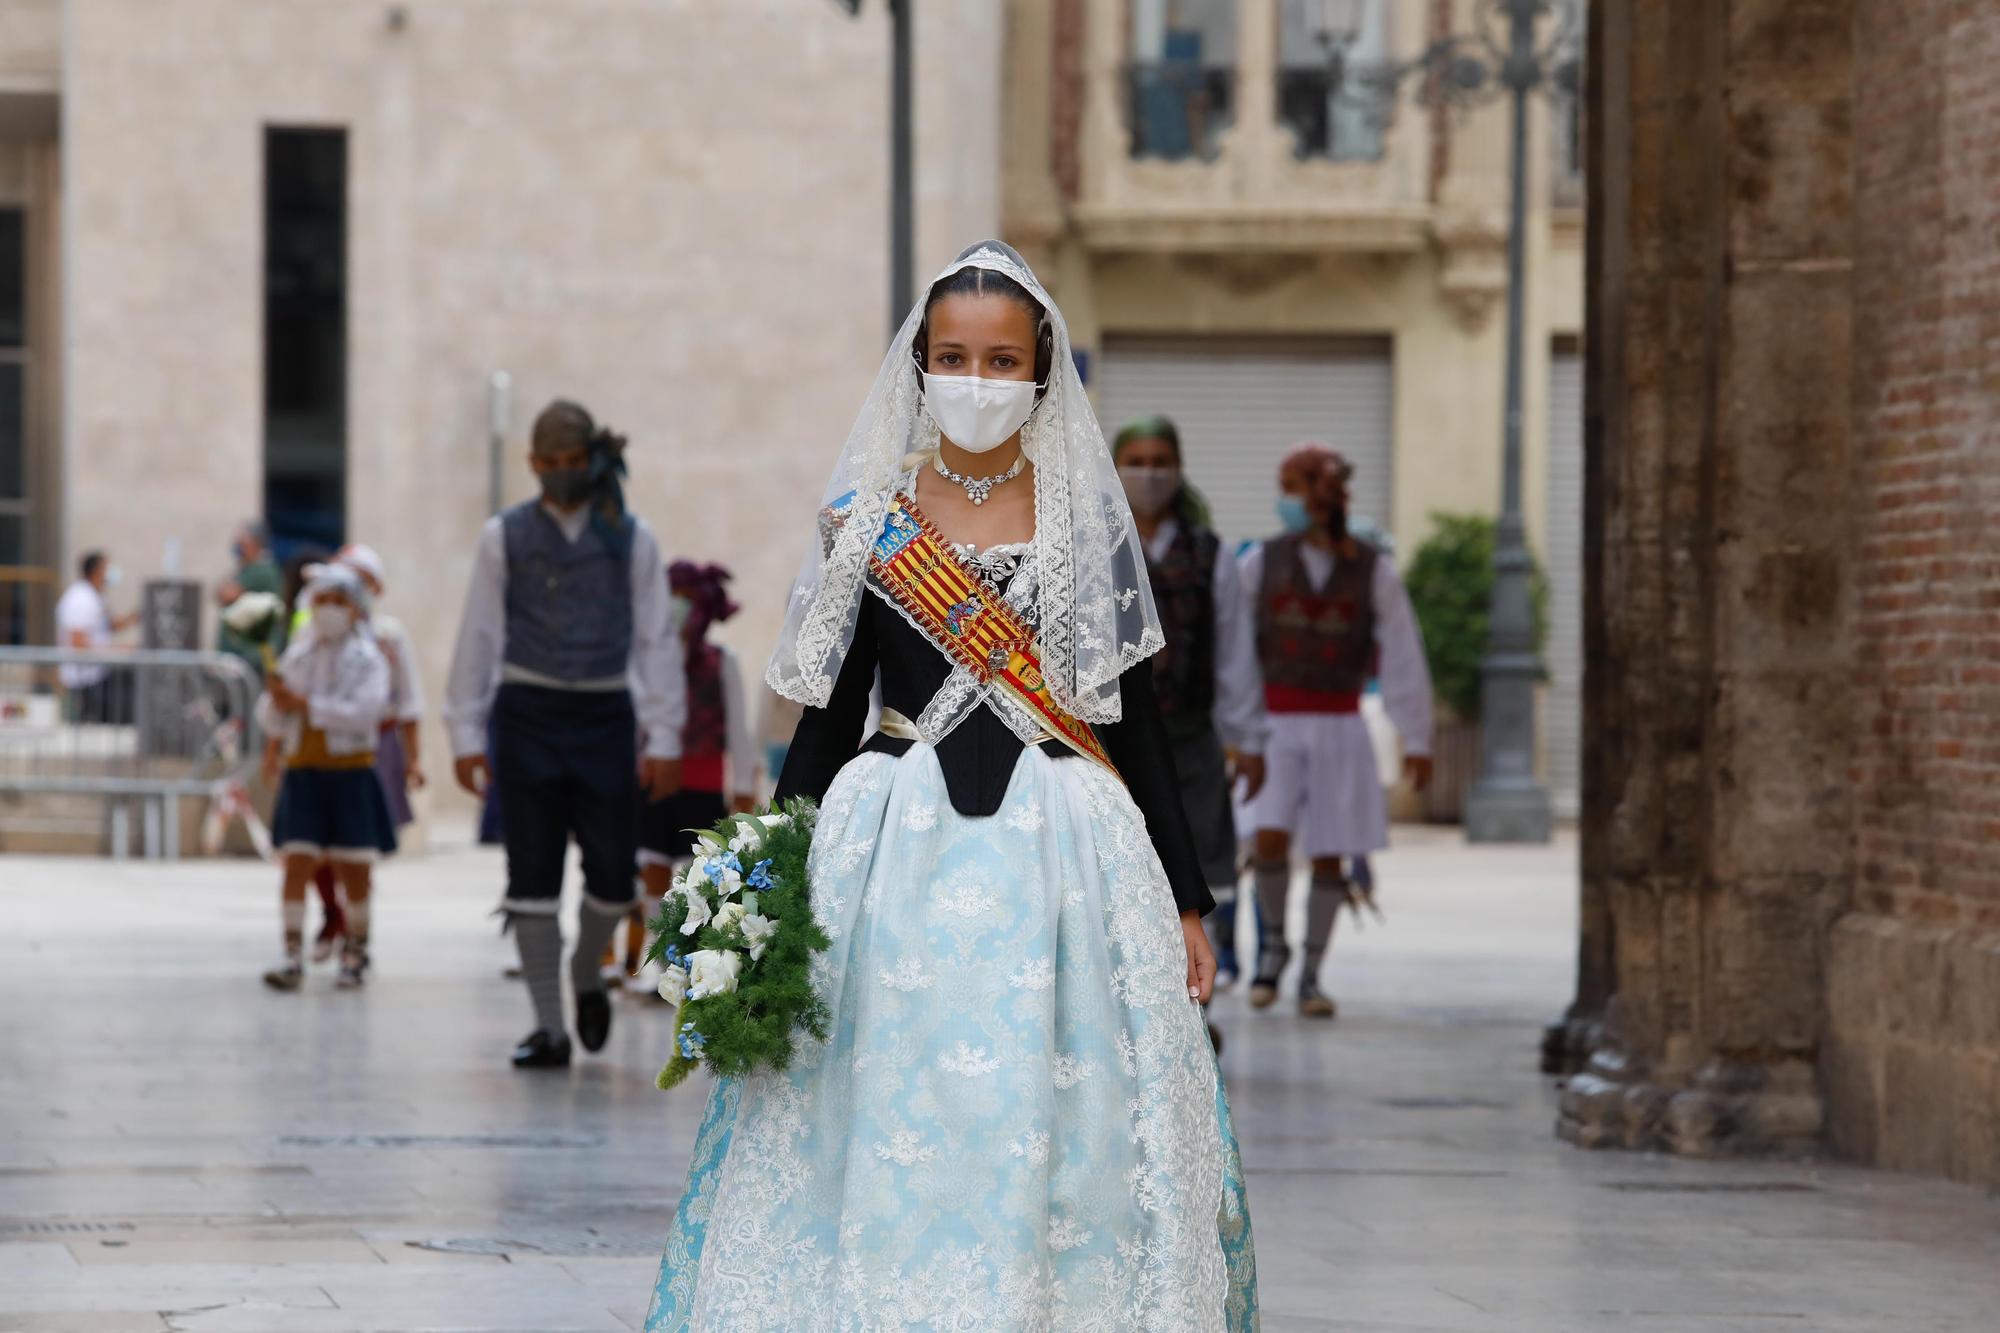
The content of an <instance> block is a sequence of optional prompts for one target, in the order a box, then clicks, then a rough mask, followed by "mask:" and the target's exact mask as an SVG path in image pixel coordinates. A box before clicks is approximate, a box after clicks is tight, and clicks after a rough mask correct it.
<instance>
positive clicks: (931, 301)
mask: <svg viewBox="0 0 2000 1333" xmlns="http://www.w3.org/2000/svg"><path fill="white" fill-rule="evenodd" d="M981 250H993V251H997V252H998V253H1000V254H1003V255H1005V256H1007V258H1009V259H1011V260H1013V261H1014V262H1015V263H1017V264H1019V265H1020V266H1021V267H1022V268H1023V269H1026V268H1027V267H1028V261H1027V260H1025V259H1023V258H1021V255H1020V252H1019V251H1017V250H1015V249H1014V247H1012V246H1010V245H1008V244H1006V243H1005V242H1003V241H981V242H980V243H979V244H977V245H972V246H967V247H966V248H965V250H964V251H963V252H962V253H960V255H959V256H958V260H959V261H960V262H962V261H964V260H967V259H970V258H971V257H972V256H974V255H976V254H978V253H979V252H980V251H981ZM984 295H993V296H1004V297H1006V298H1007V299H1008V300H1010V301H1012V302H1014V303H1015V304H1017V305H1019V306H1020V307H1021V308H1022V309H1023V310H1026V311H1027V312H1028V313H1029V314H1031V315H1033V316H1034V317H1035V383H1036V384H1037V385H1039V386H1040V387H1039V388H1037V389H1036V390H1035V397H1036V398H1037V399H1039V398H1041V396H1042V395H1043V394H1045V393H1047V392H1048V391H1049V388H1048V386H1049V372H1050V370H1051V369H1052V368H1053V367H1054V366H1055V360H1056V330H1055V325H1054V324H1052V323H1051V322H1050V321H1049V312H1048V311H1047V310H1045V309H1043V308H1042V303H1041V302H1040V301H1037V300H1036V299H1035V298H1034V296H1033V295H1032V294H1031V293H1030V292H1029V291H1028V289H1027V288H1026V287H1023V286H1022V285H1021V284H1020V283H1018V282H1016V281H1014V280H1013V279H1012V278H1010V277H1008V276H1007V275H1006V274H1005V273H997V272H995V271H994V270H992V269H990V268H980V267H979V266H978V265H976V264H975V265H972V266H971V267H969V268H962V269H959V270H958V271H957V272H956V273H952V274H949V275H947V276H945V277H942V278H939V279H938V280H937V281H936V282H934V283H932V284H931V290H930V294H929V295H928V296H926V297H925V298H924V317H923V320H922V322H921V323H919V324H918V325H917V336H916V341H915V342H914V343H912V344H911V348H910V354H911V356H913V357H914V358H915V359H916V363H917V371H918V373H919V374H921V373H922V372H924V371H926V370H929V369H930V364H931V309H932V307H934V306H935V305H937V303H938V302H939V301H942V300H943V299H944V298H945V297H947V296H984Z"/></svg>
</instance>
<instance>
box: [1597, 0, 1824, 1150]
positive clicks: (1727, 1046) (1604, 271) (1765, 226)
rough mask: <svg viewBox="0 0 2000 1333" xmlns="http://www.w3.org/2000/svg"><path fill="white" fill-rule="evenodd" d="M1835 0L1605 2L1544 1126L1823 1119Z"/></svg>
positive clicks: (1702, 1143)
mask: <svg viewBox="0 0 2000 1333" xmlns="http://www.w3.org/2000/svg"><path fill="white" fill-rule="evenodd" d="M1852 4H1853V0H1803V2H1802V3H1796V4H1788V5H1769V4H1748V3H1744V2H1743V0H1735V3H1731V0H1598V2H1597V3H1596V4H1594V5H1593V14H1592V24H1593V28H1594V29H1595V33H1596V36H1595V39H1594V40H1595V42H1596V54H1597V56H1598V59H1597V60H1596V61H1594V62H1593V85H1594V86H1593V89H1592V92H1591V97H1592V104H1591V116H1592V125H1593V144H1592V161H1591V170H1590V190H1591V211H1592V227H1593V232H1592V237H1591V240H1592V257H1591V275H1592V279H1593V290H1592V296H1591V308H1590V320H1589V334H1588V347H1587V358H1588V360H1587V365H1588V372H1587V373H1588V375H1589V377H1590V408H1589V410H1588V412H1587V425H1588V430H1589V439H1588V441H1587V449H1588V453H1589V457H1590V469H1591V471H1590V474H1589V481H1588V485H1587V493H1588V505H1589V511H1588V514H1587V518H1586V533H1587V536H1586V550H1587V551H1588V552H1589V553H1590V554H1591V557H1592V558H1591V559H1590V560H1589V562H1588V564H1589V571H1588V578H1589V584H1588V589H1587V594H1586V597H1587V601H1586V606H1587V608H1588V610H1589V615H1588V616H1587V620H1588V622H1589V624H1590V629H1589V631H1588V638H1587V640H1586V656H1587V660H1588V668H1587V671H1586V677H1585V695H1586V705H1585V751H1586V756H1587V757H1586V769H1585V785H1586V796H1585V808H1584V821H1583V822H1584V827H1583V868H1584V880H1585V906H1586V911H1585V914H1584V916H1585V940H1584V946H1583V962H1584V969H1583V971H1584V976H1583V981H1584V987H1583V991H1582V993H1581V994H1580V995H1579V1004H1578V1008H1577V1012H1576V1013H1575V1014H1573V1015H1572V1019H1573V1023H1572V1028H1571V1030H1572V1033H1573V1035H1574V1036H1575V1037H1576V1039H1577V1040H1578V1041H1580V1042H1581V1043H1582V1044H1583V1045H1584V1047H1585V1048H1586V1049H1587V1051H1588V1053H1589V1061H1588V1065H1587V1067H1586V1068H1585V1069H1584V1070H1583V1072H1581V1073H1579V1074H1578V1075H1576V1076H1575V1077H1574V1078H1572V1079H1571V1080H1570V1082H1569V1084H1568V1086H1567V1087H1566V1089H1565V1091H1564V1094H1563V1097H1562V1111H1561V1124H1560V1130H1561V1132H1562V1133H1563V1134H1564V1135H1565V1136H1566V1137H1568V1138H1571V1139H1574V1140H1575V1141H1577V1142H1579V1143H1583V1144H1587V1145H1605V1146H1626V1147H1637V1148H1664V1149H1670V1150H1674V1151H1680V1152H1690V1153H1720V1152H1733V1151H1779V1152H1784V1151H1793V1150H1804V1149H1808V1148H1811V1147H1813V1146H1815V1145H1816V1144H1817V1143H1818V1142H1819V1140H1820V1135H1821V1130H1822V1122H1823V1120H1824V1112H1823V1106H1822V1099H1821V1095H1820V1090H1819V1082H1818V1077H1817V1063H1818V1058H1819V1046H1820V1039H1821V1033H1822V1024H1823V1012H1824V992H1825V983H1824V975H1823V974H1824V963H1825V951H1826V947H1827V939H1828V932H1829V928H1830V926H1831V923H1832V921H1833V920H1834V918H1835V917H1836V916H1837V914H1838V913H1839V912H1840V911H1841V910H1842V908H1843V907H1844V905H1845V899H1846V895H1847V892H1848V882H1849V878H1850V875H1851V872H1852V863H1853V852H1852V837H1851V827H1852V820H1851V813H1850V795H1849V783H1848V771H1849V765H1850V762H1851V753H1852V747H1851V740H1850V731H1851V719H1852V716H1853V687H1852V683H1851V676H1852V668H1851V656H1852V646H1851V638H1852V626H1851V622H1852V613H1851V605H1852V598H1851V582H1852V579H1853V568H1852V561H1853V555H1852V532H1851V527H1852V525H1851V520H1850V517H1849V508H1850V505H1849V490H1850V470H1849V465H1848V458H1847V452H1848V419H1849V411H1848V406H1849V405H1848V392H1847V386H1848V383H1849V369H1850V352H1849V343H1850V337H1849V324H1850V318H1851V313H1852V308H1851V298H1850V282H1851V273H1850V253H1851V240H1850V238H1851V230H1852V205H1851V199H1850V194H1851V190H1850V179H1851V177H1850V150H1849V143H1850V134H1851V132H1850V127H1849V119H1850V111H1851V64H1852V42H1851V35H1850V34H1851V28H1852V13H1851V8H1852Z"/></svg>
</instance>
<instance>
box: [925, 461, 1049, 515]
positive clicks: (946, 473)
mask: <svg viewBox="0 0 2000 1333" xmlns="http://www.w3.org/2000/svg"><path fill="white" fill-rule="evenodd" d="M933 461H934V462H935V463H936V465H937V474H938V475H939V476H940V477H943V478H944V479H945V480H946V481H953V482H957V483H958V484H959V485H960V486H963V487H965V498H966V499H968V500H970V501H972V503H973V504H975V505H983V504H985V503H986V497H987V496H989V495H991V494H993V488H994V487H995V486H998V485H999V484H1000V483H1001V482H1003V481H1012V480H1014V478H1016V477H1018V476H1020V475H1021V469H1022V468H1024V467H1026V466H1027V464H1028V455H1027V452H1026V451H1025V450H1024V451H1022V452H1021V453H1018V454H1016V455H1015V456H1014V466H1012V467H1010V468H1008V469H1007V470H1006V471H1005V472H1002V473H999V474H998V475H996V476H991V477H962V476H960V475H959V474H958V473H956V472H953V471H952V470H951V469H950V468H948V467H946V466H945V465H944V455H943V454H942V453H940V454H937V455H935V456H934V459H933Z"/></svg>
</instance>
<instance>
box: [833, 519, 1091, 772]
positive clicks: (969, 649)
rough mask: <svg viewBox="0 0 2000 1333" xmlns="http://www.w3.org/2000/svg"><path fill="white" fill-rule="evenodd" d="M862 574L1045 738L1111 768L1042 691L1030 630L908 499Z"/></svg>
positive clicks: (1086, 728) (1080, 726)
mask: <svg viewBox="0 0 2000 1333" xmlns="http://www.w3.org/2000/svg"><path fill="white" fill-rule="evenodd" d="M868 569H869V572H870V573H871V574H873V575H874V576H875V580H876V582H878V583H880V584H881V585H882V588H883V590H884V591H885V592H887V593H888V594H889V596H890V597H892V598H893V599H895V602H896V605H898V606H900V607H902V608H903V610H904V611H905V612H907V613H908V614H909V616H910V618H911V619H912V620H913V621H915V622H916V624H917V626H918V627H919V628H920V629H922V630H923V632H924V634H925V635H926V637H928V638H929V639H930V641H931V642H932V643H934V644H936V645H937V646H938V648H939V650H940V651H942V652H943V653H944V654H945V656H947V657H949V658H951V660H952V661H954V662H956V663H958V664H959V665H960V666H962V667H964V668H965V669H966V670H967V671H969V672H971V673H972V676H973V678H974V679H975V680H977V681H978V682H979V683H980V684H982V685H989V684H997V685H999V686H1001V687H1002V688H1004V689H1006V690H1007V691H1008V692H1009V693H1011V694H1012V695H1013V696H1014V697H1015V698H1016V699H1019V700H1020V701H1021V702H1022V703H1024V704H1026V705H1027V706H1028V707H1029V708H1030V709H1031V710H1033V712H1034V714H1035V716H1036V717H1037V718H1039V719H1040V720H1041V723H1042V725H1043V726H1044V727H1046V728H1048V730H1049V734H1050V735H1052V736H1054V737H1055V738H1056V739H1057V740H1060V741H1062V742H1063V743H1064V744H1065V745H1067V746H1069V747H1070V748H1071V749H1072V750H1075V751H1076V752H1077V753H1078V754H1080V755H1084V756H1085V757H1087V758H1090V759H1095V760H1096V761H1097V762H1098V763H1100V764H1102V765H1104V767H1105V768H1107V769H1109V770H1110V771H1111V772H1113V773H1116V772H1117V771H1118V767H1117V765H1115V764H1113V763H1112V762H1111V756H1110V755H1108V754H1106V753H1105V752H1104V745H1103V743H1102V742H1101V741H1099V740H1098V739H1097V733H1096V732H1095V731H1093V730H1091V728H1090V724H1089V723H1087V722H1085V721H1083V720H1082V719H1080V718H1076V717H1072V716H1071V715H1070V714H1069V713H1068V712H1067V711H1065V710H1064V709H1063V708H1062V707H1061V706H1060V705H1058V704H1057V703H1056V701H1055V699H1054V698H1052V697H1051V696H1050V694H1049V687H1048V682H1047V681H1045V680H1044V679H1043V678H1042V664H1041V660H1040V659H1039V658H1038V657H1037V656H1036V654H1035V631H1034V628H1033V627H1032V626H1031V625H1029V624H1028V622H1027V621H1025V620H1023V619H1022V618H1021V616H1020V615H1019V613H1017V612H1016V611H1015V610H1014V608H1013V607H1012V606H1010V605H1008V603H1007V600H1006V598H1004V597H1002V596H1001V595H1000V594H999V593H998V592H996V591H995V590H994V589H993V588H992V587H991V585H989V584H988V583H987V582H986V580H985V579H983V578H981V577H980V576H979V573H978V572H977V571H976V570H974V569H973V568H972V566H971V564H970V563H969V562H968V561H967V560H966V559H965V558H964V557H963V556H961V555H960V554H959V553H958V548H957V547H955V546H953V545H952V544H951V543H950V542H949V541H947V540H945V538H944V535H943V534H942V533H940V532H939V531H938V530H937V527H936V525H935V524H933V523H932V522H931V521H930V519H929V518H927V517H925V515H924V512H923V511H922V510H920V509H918V508H917V505H916V501H914V500H912V499H911V498H910V497H909V496H907V495H897V496H896V497H895V498H893V499H891V500H890V501H889V515H888V518H887V520H886V521H885V522H884V523H883V525H882V531H881V533H880V535H878V536H877V537H876V538H875V545H874V548H873V549H872V550H871V551H870V552H869V557H868Z"/></svg>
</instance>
